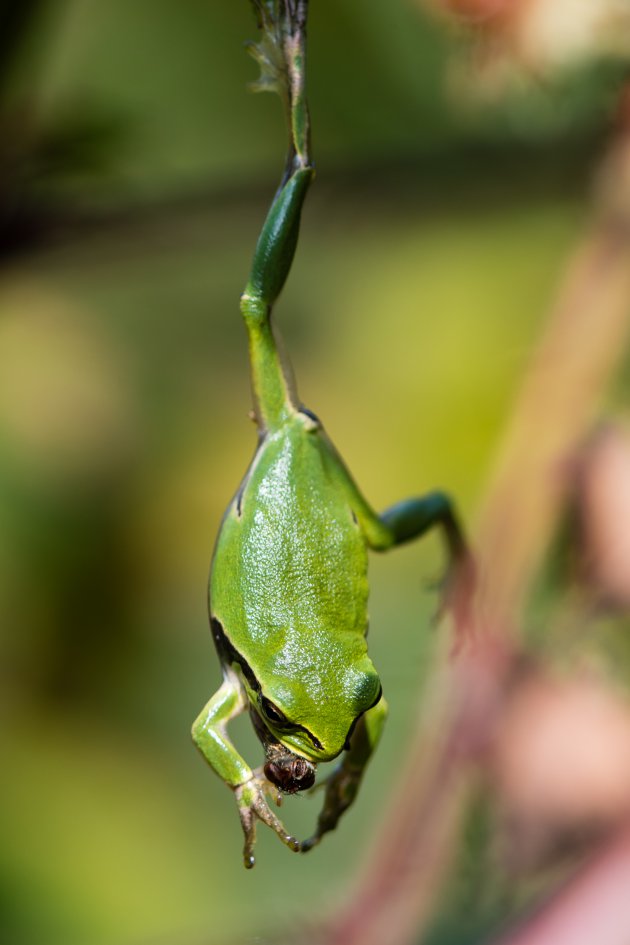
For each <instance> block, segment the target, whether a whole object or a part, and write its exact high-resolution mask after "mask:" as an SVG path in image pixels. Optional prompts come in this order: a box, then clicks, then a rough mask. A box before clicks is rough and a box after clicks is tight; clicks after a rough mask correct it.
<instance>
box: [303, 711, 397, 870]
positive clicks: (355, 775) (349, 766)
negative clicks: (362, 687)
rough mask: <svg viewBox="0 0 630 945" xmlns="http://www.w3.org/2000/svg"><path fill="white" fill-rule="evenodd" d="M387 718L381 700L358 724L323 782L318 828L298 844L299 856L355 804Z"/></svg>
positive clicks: (316, 842) (331, 828) (311, 846)
mask: <svg viewBox="0 0 630 945" xmlns="http://www.w3.org/2000/svg"><path fill="white" fill-rule="evenodd" d="M386 718H387V703H386V702H385V699H383V698H382V697H381V699H380V700H379V702H377V704H376V705H375V706H373V707H372V708H371V709H368V711H367V712H366V713H365V715H362V716H361V718H360V719H359V721H358V722H357V724H356V726H355V729H354V732H353V733H352V738H351V739H350V745H349V748H348V750H347V752H346V754H345V755H344V758H343V761H342V762H341V764H339V765H338V766H337V767H336V768H335V770H334V771H333V773H332V774H331V775H330V777H329V778H328V779H327V780H326V781H324V782H323V786H325V788H326V793H325V795H324V805H323V807H322V810H321V812H320V815H319V817H318V819H317V829H316V831H315V833H314V834H313V836H312V837H309V839H308V840H305V841H304V842H303V843H302V844H301V845H300V849H301V851H302V853H307V852H308V851H309V850H312V849H313V847H315V846H317V844H318V843H319V842H320V840H321V839H322V837H323V836H324V834H325V833H329V832H330V831H331V830H334V829H335V827H336V826H337V824H338V822H339V818H340V817H341V815H342V814H343V813H344V812H345V811H346V810H347V809H348V808H349V807H350V805H351V804H353V803H354V800H355V798H356V796H357V793H358V791H359V787H360V785H361V781H362V780H363V775H364V773H365V768H366V766H367V763H368V761H369V760H370V758H371V757H372V754H373V753H374V750H375V748H376V746H377V744H378V742H379V740H380V737H381V733H382V731H383V725H384V724H385V719H386ZM318 787H319V785H318Z"/></svg>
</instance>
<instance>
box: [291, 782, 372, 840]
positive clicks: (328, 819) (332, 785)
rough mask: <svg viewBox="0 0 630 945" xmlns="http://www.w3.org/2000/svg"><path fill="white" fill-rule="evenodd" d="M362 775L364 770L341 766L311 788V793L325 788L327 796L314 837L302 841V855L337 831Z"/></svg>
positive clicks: (354, 795)
mask: <svg viewBox="0 0 630 945" xmlns="http://www.w3.org/2000/svg"><path fill="white" fill-rule="evenodd" d="M362 775H363V771H362V769H360V768H356V767H354V766H353V767H349V766H348V765H347V764H340V765H339V766H338V767H337V768H335V770H334V771H333V772H332V774H331V775H329V777H327V778H325V779H324V780H323V781H321V782H320V783H319V784H317V785H315V787H314V788H311V791H317V790H319V789H320V788H322V787H325V788H326V795H325V797H324V806H323V807H322V810H321V813H320V815H319V817H318V819H317V829H316V831H315V833H314V834H313V836H312V837H309V838H308V840H303V841H302V843H301V844H300V852H301V853H308V851H309V850H312V849H313V847H316V846H317V844H318V843H319V842H320V841H321V839H322V837H323V836H324V834H325V833H329V832H330V831H331V830H334V829H335V827H336V826H337V824H338V822H339V818H340V817H341V815H342V814H343V813H344V811H346V810H347V809H348V808H349V807H350V805H351V804H352V803H353V801H354V799H355V797H356V795H357V791H358V789H359V784H360V783H361V777H362Z"/></svg>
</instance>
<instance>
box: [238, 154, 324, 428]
mask: <svg viewBox="0 0 630 945" xmlns="http://www.w3.org/2000/svg"><path fill="white" fill-rule="evenodd" d="M312 174H313V171H312V168H310V167H300V168H298V169H297V170H295V171H294V172H293V173H292V174H291V176H290V177H289V179H288V180H287V182H286V183H285V184H284V185H283V186H282V187H281V188H280V190H279V191H278V193H277V194H276V197H275V199H274V201H273V203H272V205H271V209H270V210H269V213H268V215H267V219H266V220H265V224H264V226H263V229H262V232H261V234H260V237H259V239H258V244H257V246H256V251H255V253H254V261H253V265H252V270H251V273H250V277H249V280H248V282H247V285H246V287H245V291H244V292H243V294H242V296H241V313H242V315H243V318H244V320H245V325H246V328H247V333H248V337H249V358H250V366H251V375H252V388H253V394H254V405H255V408H256V417H257V420H258V425H259V428H260V429H261V431H263V432H264V431H267V430H273V429H277V428H278V427H279V426H281V425H282V424H283V423H284V422H285V421H286V420H287V419H288V417H289V416H291V415H292V414H294V413H295V412H296V411H297V410H298V408H299V403H298V399H297V394H296V391H295V384H294V381H293V374H292V371H291V368H290V366H289V364H288V363H287V362H286V361H285V360H284V359H283V358H282V355H281V353H280V351H279V348H278V343H277V341H276V338H275V336H274V330H273V326H272V323H271V310H272V307H273V304H274V302H275V301H276V299H277V297H278V295H279V294H280V291H281V290H282V287H283V285H284V282H285V280H286V277H287V275H288V272H289V268H290V266H291V262H292V260H293V255H294V253H295V247H296V244H297V238H298V232H299V227H300V215H301V211H302V204H303V202H304V198H305V196H306V191H307V189H308V185H309V183H310V180H311V177H312Z"/></svg>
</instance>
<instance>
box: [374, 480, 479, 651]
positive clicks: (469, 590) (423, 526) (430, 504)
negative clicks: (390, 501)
mask: <svg viewBox="0 0 630 945" xmlns="http://www.w3.org/2000/svg"><path fill="white" fill-rule="evenodd" d="M363 522H364V527H365V531H366V536H367V540H368V542H369V544H370V545H371V547H372V548H374V549H375V550H377V551H378V550H380V551H385V550H387V549H388V548H391V547H394V546H396V545H401V544H403V543H404V542H407V541H412V540H413V539H414V538H420V537H421V536H422V535H424V534H426V532H428V531H430V530H431V529H432V528H435V527H438V528H440V529H441V530H442V533H443V535H444V538H445V540H446V551H447V556H448V564H447V569H446V575H445V578H444V581H443V585H442V595H443V596H442V601H441V606H440V609H439V613H441V612H443V611H449V612H450V613H451V614H452V616H453V619H454V622H455V628H456V632H457V633H458V634H459V635H460V639H462V638H463V636H464V635H465V634H466V633H468V632H470V631H471V630H472V627H473V613H472V601H473V595H474V590H475V583H476V569H475V563H474V559H473V556H472V554H471V552H470V549H469V547H468V543H467V542H466V539H465V537H464V533H463V531H462V528H461V526H460V524H459V521H458V518H457V515H456V513H455V509H454V507H453V504H452V502H451V500H450V499H449V497H448V496H447V495H446V494H445V493H444V492H431V493H429V494H428V495H426V496H419V497H414V498H411V499H405V500H403V501H402V502H397V503H396V504H395V505H393V506H391V508H389V509H387V510H386V511H385V512H383V513H382V514H381V515H380V516H373V515H371V516H370V515H368V516H364V519H363ZM458 642H459V641H458Z"/></svg>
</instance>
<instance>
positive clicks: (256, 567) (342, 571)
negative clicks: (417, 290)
mask: <svg viewBox="0 0 630 945" xmlns="http://www.w3.org/2000/svg"><path fill="white" fill-rule="evenodd" d="M336 462H338V460H337V459H336V456H335V455H334V453H333V451H332V450H331V448H330V444H329V442H328V441H327V439H326V437H325V434H323V433H322V431H321V430H320V428H319V426H318V425H316V424H315V423H314V422H313V421H312V420H311V419H310V417H309V416H308V415H304V414H298V415H297V417H296V418H295V419H294V420H292V421H291V422H290V423H289V424H287V425H286V426H285V427H283V428H282V429H281V430H280V431H278V432H275V433H274V434H273V435H270V436H268V437H267V438H266V439H265V440H263V441H262V443H261V445H260V447H259V449H258V451H257V453H256V456H255V457H254V460H253V462H252V465H251V467H250V469H249V471H248V473H247V475H246V477H245V480H244V482H243V485H242V487H241V490H240V491H239V493H238V494H237V496H236V498H235V499H234V501H233V503H232V505H231V506H230V508H229V509H228V512H227V514H226V517H225V519H224V522H223V526H222V528H221V532H220V534H219V538H218V541H217V547H216V551H215V561H214V567H213V577H212V579H211V588H210V592H211V602H212V611H213V613H214V614H215V615H216V617H217V618H218V619H219V620H220V621H221V622H222V623H223V625H224V627H225V629H226V631H227V632H228V634H229V636H230V639H231V641H232V643H233V644H234V646H235V647H236V648H237V649H239V643H240V642H241V641H242V643H243V646H244V648H245V649H246V650H249V651H251V650H254V651H255V650H256V647H255V646H251V644H253V643H255V642H256V641H260V645H261V648H264V651H265V652H266V654H270V653H274V654H277V656H276V658H277V660H278V661H280V662H283V661H284V662H285V663H286V667H285V668H286V671H287V672H289V674H290V675H292V676H294V675H297V674H299V673H300V672H302V671H307V669H308V668H309V667H310V668H311V669H312V668H313V661H314V660H315V662H317V660H316V654H317V650H318V649H319V648H320V647H321V653H322V659H325V660H327V661H328V663H329V664H330V662H331V654H335V653H337V654H339V657H340V662H342V663H344V664H345V665H348V664H349V663H350V662H354V661H355V660H357V659H359V658H360V657H361V655H362V654H364V653H365V650H366V644H365V631H366V626H367V595H368V587H367V553H366V548H365V541H364V539H363V536H362V534H361V531H360V529H359V526H358V524H357V521H356V518H355V516H354V514H353V512H352V509H351V507H350V505H349V503H348V501H347V499H346V496H345V493H344V492H343V490H340V489H339V488H338V483H337V482H336V478H335V471H336V465H335V464H336ZM219 559H220V565H221V566H220V567H218V564H219ZM218 574H220V575H221V578H220V581H219V579H218V578H216V577H215V575H218ZM301 653H305V654H308V663H309V666H308V667H307V666H305V665H303V660H302V659H301V658H300V654H301ZM333 661H334V658H333ZM281 668H282V667H280V666H279V667H278V670H279V671H280V670H281ZM330 668H331V669H332V668H333V667H330Z"/></svg>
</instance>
